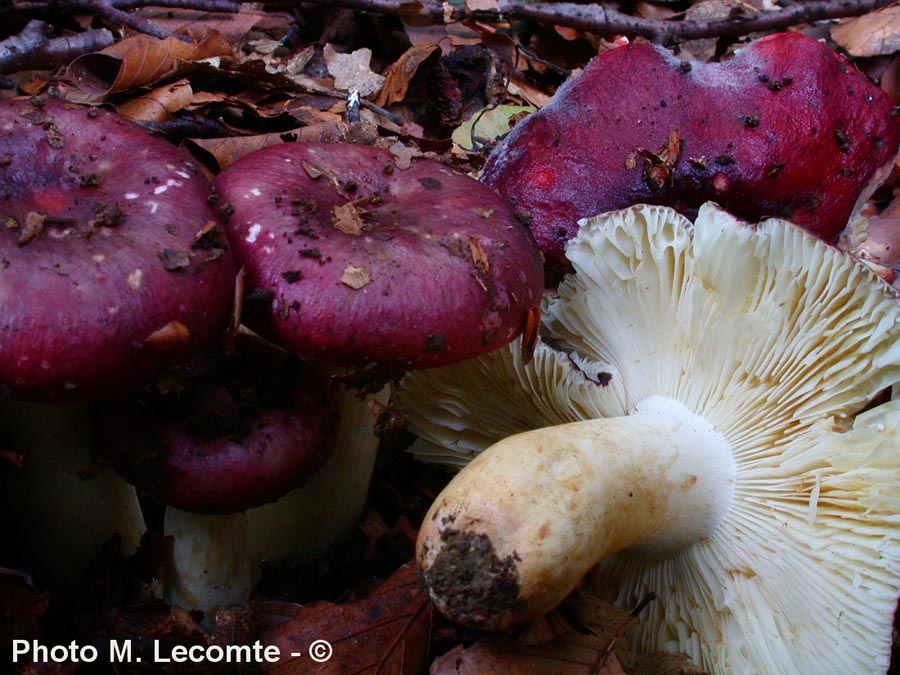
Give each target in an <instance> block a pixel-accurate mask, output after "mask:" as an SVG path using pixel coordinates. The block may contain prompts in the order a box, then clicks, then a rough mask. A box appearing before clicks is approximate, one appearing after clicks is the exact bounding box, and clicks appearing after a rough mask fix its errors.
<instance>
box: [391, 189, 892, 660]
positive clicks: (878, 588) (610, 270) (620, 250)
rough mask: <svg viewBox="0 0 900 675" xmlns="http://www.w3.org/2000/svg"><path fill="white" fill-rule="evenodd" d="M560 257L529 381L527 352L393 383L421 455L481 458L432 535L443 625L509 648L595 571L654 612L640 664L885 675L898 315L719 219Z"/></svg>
mask: <svg viewBox="0 0 900 675" xmlns="http://www.w3.org/2000/svg"><path fill="white" fill-rule="evenodd" d="M567 256H568V258H569V260H570V261H571V263H572V267H573V269H574V273H573V274H571V275H569V276H568V277H567V278H566V279H565V280H564V281H563V283H562V284H561V285H560V287H559V296H558V297H557V298H554V299H553V300H551V301H550V302H549V303H548V305H547V308H546V312H545V314H544V317H545V318H544V326H543V330H544V334H545V336H546V337H547V338H548V341H547V342H544V341H539V342H538V345H537V348H536V351H535V355H534V358H533V360H532V361H530V362H529V363H525V362H524V361H523V358H522V355H521V354H520V353H519V348H518V345H512V346H510V347H509V348H505V349H503V350H499V351H497V352H494V353H491V354H488V355H484V356H480V357H478V358H476V359H471V360H469V361H465V362H461V363H459V364H456V365H453V366H448V367H443V368H436V369H431V370H426V371H420V372H417V373H413V374H411V375H409V376H407V378H406V379H405V380H404V381H403V382H402V383H401V387H400V390H399V392H398V398H399V401H400V404H401V407H402V408H403V409H404V410H405V412H406V414H407V416H408V417H409V419H410V422H411V427H412V429H413V431H415V432H416V433H417V434H418V435H419V437H420V438H421V441H420V442H417V444H416V445H415V446H414V448H413V450H414V452H415V453H416V454H417V455H418V456H419V457H421V458H423V459H431V460H434V461H441V462H445V463H451V462H452V463H457V464H458V463H465V462H466V461H468V460H472V458H473V457H475V456H478V457H477V459H475V460H473V461H472V464H471V467H470V468H466V469H463V470H462V471H461V472H460V473H459V475H457V476H456V477H455V478H454V479H453V480H452V481H451V482H450V484H449V485H448V486H447V488H446V489H445V492H443V493H442V494H441V495H439V496H438V498H437V501H436V505H435V507H434V510H433V511H432V513H431V514H429V516H428V517H427V520H426V522H425V524H424V525H423V527H422V530H421V533H420V536H421V538H422V539H421V541H420V543H419V546H418V550H417V555H418V560H419V563H420V565H421V567H422V571H423V576H424V578H425V581H426V585H427V586H428V588H429V591H430V592H431V594H432V595H433V596H435V599H436V600H437V602H438V605H439V606H440V607H441V609H443V610H444V611H445V612H446V613H447V615H448V616H449V617H451V618H452V619H455V620H457V621H461V622H464V623H468V624H471V625H476V626H480V627H494V628H496V627H504V626H507V625H509V624H510V623H512V622H515V621H517V620H523V619H526V618H531V617H534V616H536V615H537V614H540V613H541V612H543V611H545V610H546V609H548V608H549V607H552V606H553V605H554V604H555V603H556V602H558V601H559V600H560V599H562V598H563V597H565V595H566V594H567V593H568V592H569V591H570V590H571V589H572V588H573V586H574V585H575V584H576V583H578V580H579V579H580V578H581V576H582V575H583V574H584V573H585V572H586V571H587V570H588V569H589V568H590V567H591V566H592V565H594V563H598V565H597V568H596V572H594V573H593V576H594V579H595V583H596V588H597V589H602V593H603V595H604V597H606V598H608V599H610V600H612V601H614V602H615V603H616V604H617V605H619V606H622V607H633V606H635V605H636V604H637V603H638V602H639V601H640V600H641V598H643V597H644V596H646V594H647V593H649V592H654V593H655V594H656V595H657V597H658V600H657V601H656V602H654V603H652V605H651V606H650V607H649V608H648V610H646V611H645V612H643V613H642V614H641V616H640V618H639V619H638V629H637V636H636V640H637V644H636V647H637V648H638V649H640V650H642V651H659V650H670V651H678V652H684V653H687V654H689V655H690V656H691V657H692V659H694V660H695V661H696V662H697V663H698V664H699V665H700V666H701V667H702V668H704V669H705V670H707V671H709V672H711V673H769V674H772V675H780V674H783V673H811V672H823V668H822V666H823V664H826V668H827V671H828V672H839V673H859V672H884V671H885V670H886V669H887V666H888V663H889V660H890V652H891V634H892V628H893V617H894V611H895V609H896V605H897V600H898V596H900V575H898V574H897V570H898V569H900V546H898V544H897V542H898V534H897V519H898V517H900V460H898V457H897V453H896V448H897V447H900V401H890V402H888V403H885V404H882V405H879V406H876V407H874V408H872V409H871V410H867V411H866V412H861V411H863V410H865V409H866V407H867V406H868V405H869V404H870V402H871V401H873V400H875V399H876V397H877V396H878V395H879V394H880V393H881V392H882V391H883V390H884V388H885V387H888V386H890V385H892V384H894V383H896V382H898V381H900V302H898V299H897V298H898V296H897V293H896V291H894V290H893V289H892V288H891V287H890V286H888V285H887V284H885V283H884V282H883V281H881V280H880V279H879V278H878V277H876V276H875V275H874V274H873V273H872V272H871V271H870V270H869V269H867V268H866V267H865V266H863V265H860V264H858V263H857V262H856V261H855V260H854V259H853V258H852V257H850V256H848V255H845V254H842V253H841V252H840V251H838V250H837V249H835V248H832V247H830V246H827V245H825V244H823V243H822V242H821V241H818V240H817V239H815V238H814V237H813V236H811V235H810V234H808V233H806V232H804V231H802V230H801V229H800V228H797V227H793V226H791V224H790V223H787V222H785V221H779V220H768V221H764V222H762V223H759V224H758V225H756V226H755V227H750V226H748V225H747V224H746V223H743V222H741V221H738V220H736V219H734V218H733V217H731V216H729V215H728V214H726V213H724V212H723V211H721V210H720V209H718V208H717V207H715V206H712V205H705V206H704V207H702V208H701V209H700V212H699V214H698V216H697V220H696V222H695V223H694V224H693V225H691V223H689V222H688V221H687V220H686V219H685V218H683V217H682V216H679V215H678V214H677V213H676V212H675V211H674V210H672V209H668V208H663V207H653V206H637V207H633V208H630V209H626V210H623V211H618V212H613V213H608V214H604V215H602V216H597V217H596V218H592V219H589V220H587V221H583V222H582V225H581V229H580V231H579V233H578V234H577V235H576V236H575V237H574V238H573V240H572V243H571V244H570V245H569V247H568V249H567ZM550 344H553V345H554V346H552V347H551V346H550ZM571 423H575V424H571ZM560 425H561V426H560ZM542 427H548V428H542ZM535 428H538V429H540V430H539V431H529V430H532V429H535ZM522 432H529V433H525V434H522ZM514 434H521V435H518V436H516V435H514ZM507 437H510V438H507ZM504 439H505V440H504ZM495 443H497V445H494V446H493V447H490V446H492V445H493V444H495ZM482 451H483V452H482ZM479 453H481V454H480V455H479ZM729 457H730V462H729V459H728V458H729Z"/></svg>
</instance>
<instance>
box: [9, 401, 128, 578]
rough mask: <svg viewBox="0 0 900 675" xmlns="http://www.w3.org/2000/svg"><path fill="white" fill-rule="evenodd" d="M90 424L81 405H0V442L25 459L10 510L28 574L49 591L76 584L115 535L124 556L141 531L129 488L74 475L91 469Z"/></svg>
mask: <svg viewBox="0 0 900 675" xmlns="http://www.w3.org/2000/svg"><path fill="white" fill-rule="evenodd" d="M91 424H92V422H91V405H90V404H86V403H82V404H68V405H60V404H42V403H24V402H20V401H3V402H2V403H0V429H2V436H3V438H4V440H5V441H6V442H7V443H8V446H7V447H8V449H10V450H13V451H15V452H20V453H22V455H23V456H24V459H23V465H22V468H21V469H12V470H11V474H10V479H9V481H8V489H9V502H10V508H11V510H12V512H13V515H14V516H15V519H16V522H17V523H20V524H21V525H22V527H21V530H20V534H21V537H22V543H23V545H24V547H25V560H26V564H27V566H28V570H29V571H30V572H33V573H34V574H35V575H36V576H37V577H38V578H40V579H42V580H45V581H47V582H48V583H50V584H51V585H58V586H66V585H69V584H71V583H73V582H75V581H76V580H77V579H78V578H79V576H80V575H81V574H82V573H83V572H84V571H85V569H86V568H87V566H88V564H89V563H90V562H91V560H93V559H94V557H95V556H96V555H97V554H98V553H99V552H100V550H101V548H102V546H103V544H104V543H105V542H106V541H107V540H109V539H110V537H112V536H114V535H118V536H119V537H120V541H121V547H122V552H123V553H124V554H125V555H131V554H132V553H134V552H135V550H137V547H138V544H140V540H141V537H142V536H143V534H144V532H145V530H146V526H145V525H144V518H143V515H142V513H141V507H140V504H139V503H138V499H137V494H136V493H135V490H134V487H132V486H131V485H129V484H128V483H126V482H125V481H124V480H122V479H121V478H119V476H118V475H117V474H116V473H115V472H113V471H102V472H101V473H99V474H98V475H96V476H93V477H90V478H88V477H82V476H81V475H80V472H83V471H85V470H87V469H88V468H89V467H90V465H91V463H92V461H93V458H92V456H91V450H92V426H91ZM60 504H64V505H65V507H64V508H60Z"/></svg>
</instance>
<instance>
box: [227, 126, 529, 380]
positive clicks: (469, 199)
mask: <svg viewBox="0 0 900 675" xmlns="http://www.w3.org/2000/svg"><path fill="white" fill-rule="evenodd" d="M215 187H216V190H217V191H218V193H219V196H220V199H221V202H223V203H225V202H227V203H228V204H230V205H231V208H233V214H232V215H231V218H230V220H229V221H228V223H227V225H226V227H227V228H228V232H229V235H230V239H231V241H232V246H233V247H234V252H235V256H236V257H237V258H238V259H239V260H240V261H241V262H242V263H243V264H244V265H245V267H246V271H247V286H248V289H249V290H250V297H256V298H257V299H260V298H261V299H262V302H261V303H258V304H260V305H261V308H260V310H261V311H258V312H254V311H250V310H251V308H250V307H248V308H247V312H246V313H245V322H246V323H247V325H249V326H250V327H251V328H253V329H254V330H257V331H258V332H260V333H261V334H263V335H265V336H266V337H268V338H269V339H271V340H272V341H273V342H275V343H276V344H279V345H281V346H283V347H285V348H287V349H292V350H295V351H298V352H300V353H303V354H308V355H315V356H316V357H317V358H321V359H323V360H324V361H326V362H329V363H331V364H333V365H342V366H355V367H372V366H374V367H379V368H384V369H392V368H401V369H405V368H420V367H426V366H437V365H442V364H446V363H451V362H453V361H457V360H461V359H465V358H468V357H470V356H474V355H476V354H480V353H482V352H485V351H488V350H490V349H495V348H498V347H501V346H503V345H505V344H506V343H508V342H510V341H511V340H512V339H513V338H514V337H515V336H516V335H517V334H518V333H519V332H520V331H521V330H522V328H523V326H524V324H525V318H526V314H527V313H528V311H529V310H530V309H531V308H534V307H536V306H537V305H538V304H539V302H540V298H541V293H542V290H543V272H542V264H541V258H540V254H539V252H538V251H537V248H536V246H535V243H534V240H533V238H532V235H531V234H530V232H529V231H528V230H527V228H525V227H523V226H522V225H521V224H520V223H519V222H518V221H517V220H516V219H515V216H514V213H513V212H512V210H511V208H510V206H509V204H508V203H507V202H506V200H505V199H503V198H502V197H499V196H498V195H497V194H495V193H494V192H492V191H491V190H489V189H488V188H486V187H484V186H483V185H481V184H480V183H479V182H478V181H475V180H473V179H471V178H468V177H466V176H463V175H460V174H457V173H454V172H453V171H451V170H450V169H449V168H447V167H446V166H444V165H443V164H440V163H438V162H435V161H431V160H418V161H416V162H414V163H413V165H412V167H410V168H408V169H404V170H401V169H399V168H398V167H397V165H396V163H395V160H394V157H393V155H391V154H390V153H389V152H387V151H386V150H381V149H377V148H372V147H367V146H359V145H350V144H313V143H310V144H306V143H290V144H285V145H280V146H274V147H269V148H266V149H263V150H259V151H256V152H254V153H251V154H249V155H246V156H245V157H243V158H242V159H240V160H239V161H238V162H236V163H235V164H233V165H231V166H230V167H228V168H227V169H226V170H225V171H223V172H222V173H221V174H220V175H219V177H218V178H217V180H216V183H215Z"/></svg>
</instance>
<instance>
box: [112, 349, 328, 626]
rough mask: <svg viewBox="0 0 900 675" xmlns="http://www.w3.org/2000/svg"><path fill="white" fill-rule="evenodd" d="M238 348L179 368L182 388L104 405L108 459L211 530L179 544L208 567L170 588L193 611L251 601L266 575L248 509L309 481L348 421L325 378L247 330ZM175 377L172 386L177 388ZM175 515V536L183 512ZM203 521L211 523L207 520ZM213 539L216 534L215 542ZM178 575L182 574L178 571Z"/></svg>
mask: <svg viewBox="0 0 900 675" xmlns="http://www.w3.org/2000/svg"><path fill="white" fill-rule="evenodd" d="M238 337H239V339H238V341H237V343H236V348H237V351H229V352H228V353H222V352H215V353H209V354H205V355H203V356H202V357H200V358H198V359H195V360H194V361H191V362H189V363H188V364H185V365H184V366H182V367H180V368H178V369H177V373H178V374H179V377H177V378H175V380H176V382H177V384H175V385H174V386H171V385H170V387H169V388H167V390H166V391H160V390H159V389H158V388H157V387H150V388H148V389H147V391H146V392H144V394H143V395H141V396H139V397H136V398H131V399H128V400H119V401H115V402H112V403H110V404H108V405H107V406H105V407H104V408H103V414H102V415H101V416H100V418H99V423H98V426H97V434H96V448H97V451H98V452H99V453H100V454H101V455H103V456H104V457H106V458H107V459H108V460H109V462H110V463H111V464H112V465H113V466H114V467H115V468H116V470H117V471H118V472H119V473H120V474H121V475H122V476H124V477H125V478H126V479H127V480H128V481H129V482H131V483H133V484H134V485H136V486H138V487H139V488H140V489H141V491H142V493H143V494H147V495H148V496H150V497H152V498H154V499H156V500H157V501H159V502H162V503H163V504H166V505H167V506H169V507H174V510H177V511H180V512H186V513H184V516H183V519H186V520H189V521H191V522H199V521H201V520H203V517H202V516H203V515H205V516H206V520H207V522H208V523H210V526H209V527H206V528H197V527H194V528H192V530H191V531H192V532H194V533H196V532H203V531H205V532H207V534H206V535H202V534H201V535H200V536H202V537H204V538H205V539H206V541H204V542H202V543H198V541H197V536H196V535H194V536H191V537H188V538H187V539H186V538H185V537H184V536H182V537H179V538H178V541H176V542H175V545H176V546H180V547H185V548H195V549H196V551H195V552H194V553H193V555H194V556H197V555H199V556H202V557H203V559H204V564H202V565H194V566H192V567H191V568H182V569H178V568H174V569H173V570H172V574H174V575H175V576H174V577H173V578H169V579H168V581H169V583H168V584H167V588H166V592H167V595H168V596H169V599H170V600H171V601H173V602H176V603H177V604H184V605H187V606H188V607H198V608H203V609H210V608H212V607H214V606H216V605H220V606H227V605H229V604H232V603H240V602H242V601H244V600H246V598H247V597H248V595H249V592H250V587H251V585H252V583H253V581H254V580H255V576H257V575H256V574H254V571H253V570H252V569H251V563H252V562H253V561H251V560H250V558H249V557H248V555H247V547H248V541H249V539H248V537H249V535H248V533H247V525H246V521H247V518H246V515H245V514H244V513H243V511H245V510H247V509H253V508H255V507H258V506H261V505H262V504H267V503H270V502H274V501H276V500H278V499H279V498H281V497H282V496H284V495H285V494H287V493H288V492H290V491H291V490H293V489H295V488H297V487H300V486H302V485H304V484H306V483H308V482H309V480H310V479H311V478H312V477H313V476H314V475H315V474H316V472H317V471H318V470H319V469H321V467H322V465H323V464H324V463H325V462H326V460H327V459H328V458H329V457H330V456H331V454H332V453H333V451H334V447H335V435H336V430H337V428H338V415H337V412H336V410H335V407H334V404H333V402H332V401H331V400H330V396H329V395H328V386H327V383H326V381H325V379H324V377H323V376H322V374H321V373H320V372H316V371H315V370H314V369H313V368H311V367H310V366H309V365H308V364H305V363H303V362H302V361H301V360H300V359H298V358H296V357H294V356H293V355H289V354H285V353H284V352H281V351H279V350H273V349H272V348H271V347H269V346H267V345H259V344H257V343H258V342H259V341H258V340H254V339H253V338H251V337H248V336H247V335H245V334H242V335H240V336H238ZM173 377H174V375H173V374H168V375H167V377H166V378H165V380H164V381H167V382H168V381H171V380H172V379H173ZM174 510H173V511H169V512H168V513H169V518H168V524H169V531H170V532H171V530H172V527H173V524H172V520H173V518H175V519H177V518H179V516H172V515H171V514H172V513H174V512H175V511H174ZM198 514H202V515H198ZM213 535H214V536H213ZM168 576H171V575H167V577H168Z"/></svg>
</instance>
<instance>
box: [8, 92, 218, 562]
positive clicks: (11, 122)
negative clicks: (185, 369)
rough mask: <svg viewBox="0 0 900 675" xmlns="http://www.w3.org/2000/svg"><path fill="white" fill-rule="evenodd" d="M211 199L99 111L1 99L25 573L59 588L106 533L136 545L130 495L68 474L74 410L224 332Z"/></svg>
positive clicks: (185, 166) (182, 163)
mask: <svg viewBox="0 0 900 675" xmlns="http://www.w3.org/2000/svg"><path fill="white" fill-rule="evenodd" d="M210 195H211V189H210V185H209V183H208V181H207V180H206V179H205V178H204V177H203V176H202V175H201V174H200V173H199V171H198V169H197V167H196V166H195V165H194V164H193V163H192V162H191V161H190V159H189V158H188V156H187V155H186V154H184V153H182V152H181V151H180V150H178V149H177V148H175V147H174V146H172V145H171V144H169V143H167V142H166V141H164V140H163V139H160V138H156V137H153V136H150V135H149V134H147V133H145V132H144V131H143V130H142V129H141V128H140V127H139V126H138V125H136V124H134V123H132V122H130V121H128V120H126V119H124V118H122V117H120V116H118V115H116V114H114V113H111V112H107V111H103V110H100V109H97V108H88V107H84V106H78V105H73V104H68V103H65V102H62V101H57V100H50V99H41V98H33V99H30V100H19V99H12V100H5V101H2V102H0V308H2V309H0V319H2V320H0V387H2V389H3V392H4V393H5V394H6V395H7V397H9V398H11V399H13V400H9V401H2V402H0V417H2V420H3V425H2V426H3V435H4V436H5V437H6V439H7V442H8V443H9V444H10V447H11V449H15V450H17V451H20V452H22V453H23V454H24V456H25V458H24V469H23V470H22V471H15V472H13V475H12V477H11V481H10V491H11V494H12V498H11V499H12V501H13V504H14V510H19V509H22V511H21V514H20V515H21V517H20V518H19V523H20V524H21V525H22V526H23V529H24V530H25V536H26V538H27V539H28V542H29V545H31V546H33V547H35V548H38V549H41V550H43V551H44V553H43V554H41V555H40V556H38V557H36V556H32V558H33V559H32V560H30V561H29V566H30V569H32V570H33V571H36V572H40V573H47V574H48V575H50V577H51V578H53V577H55V578H63V577H69V578H71V576H73V575H77V574H79V573H80V572H81V571H82V569H83V566H84V564H86V562H87V560H89V559H90V557H91V556H93V555H94V554H95V553H96V551H97V548H98V546H99V544H100V543H102V541H103V540H105V539H106V538H107V537H109V536H110V535H111V534H112V533H113V532H115V531H119V532H120V533H122V534H123V537H124V540H125V548H126V550H127V549H128V548H129V547H130V546H133V545H134V544H136V539H137V538H139V536H140V532H141V529H142V527H143V524H142V521H141V518H140V512H139V509H138V506H137V502H136V500H135V498H134V494H133V490H131V489H130V488H128V487H127V486H126V485H125V484H124V483H122V482H121V481H119V480H118V479H116V478H115V477H114V476H113V475H112V474H110V473H108V472H107V473H105V474H104V475H103V476H102V477H97V478H94V479H92V480H90V481H87V482H84V481H82V480H81V479H80V478H79V477H78V476H77V472H78V471H79V470H82V469H86V468H87V467H88V465H89V464H90V427H91V424H90V422H89V420H87V419H84V418H83V416H84V415H86V414H88V409H87V408H85V407H84V403H85V402H89V401H93V400H96V399H98V398H101V397H106V396H113V395H121V394H125V393H127V392H128V391H133V390H136V389H137V388H139V387H140V386H141V385H142V384H143V383H144V382H146V381H147V380H148V379H149V378H150V377H152V376H153V375H154V374H155V373H156V372H157V371H159V370H160V369H162V368H163V367H164V366H166V365H168V364H171V363H173V362H175V361H177V360H180V359H185V358H188V357H190V356H192V355H195V354H197V353H199V352H201V351H202V350H204V349H206V348H208V347H209V346H210V345H211V344H212V343H214V342H215V341H216V340H217V339H218V338H219V336H220V335H221V333H222V332H223V330H224V328H225V326H226V324H227V321H228V318H229V316H230V309H231V298H232V295H233V287H234V276H235V272H236V267H235V265H234V262H233V260H232V258H231V255H230V253H228V252H227V250H226V248H225V243H224V242H225V239H224V234H223V232H222V231H221V228H220V226H219V222H218V216H217V213H216V212H215V210H214V209H213V208H212V207H211V206H210V205H209V204H208V203H207V200H208V199H209V197H210ZM22 401H28V402H36V403H22ZM79 405H80V408H76V406H79ZM101 485H103V486H106V487H103V488H101ZM104 490H105V491H106V495H107V496H106V497H102V496H101V495H102V494H103V493H104ZM51 495H52V496H51ZM50 501H52V502H54V504H55V506H51V505H49V502H50ZM120 515H121V517H120ZM48 554H52V555H50V556H49V557H48ZM62 559H66V560H67V561H68V562H67V564H66V565H61V564H60V563H59V561H60V560H62Z"/></svg>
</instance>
